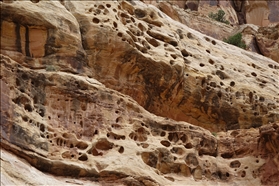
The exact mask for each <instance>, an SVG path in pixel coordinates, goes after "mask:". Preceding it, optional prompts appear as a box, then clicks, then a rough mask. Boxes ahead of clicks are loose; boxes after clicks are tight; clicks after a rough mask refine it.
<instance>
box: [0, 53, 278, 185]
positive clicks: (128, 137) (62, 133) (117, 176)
mask: <svg viewBox="0 0 279 186" xmlns="http://www.w3.org/2000/svg"><path fill="white" fill-rule="evenodd" d="M1 75H2V77H1V95H2V96H1V124H2V131H1V136H2V139H1V140H2V143H1V146H2V147H4V148H5V149H8V150H10V151H12V152H13V153H15V154H17V155H18V156H20V157H22V158H24V159H25V160H27V161H28V162H29V163H30V164H31V165H32V166H34V167H36V168H38V169H39V170H41V171H43V172H48V173H52V174H55V175H57V176H71V177H93V178H94V179H93V181H96V182H98V183H112V182H113V183H119V184H120V183H121V184H124V185H131V184H140V185H165V184H166V183H167V184H168V185H177V184H186V183H188V182H189V179H190V177H192V178H194V180H196V181H198V180H201V182H199V183H202V184H204V185H211V184H213V181H221V182H223V183H224V185H227V183H229V184H232V185H233V184H239V183H243V182H245V180H246V181H247V180H248V181H249V182H250V183H253V184H259V183H260V182H261V183H263V184H271V183H277V182H278V181H279V180H278V167H279V166H278V163H277V162H278V145H279V144H278V140H279V131H278V129H279V125H276V124H273V125H265V126H263V127H261V128H260V130H257V129H250V130H235V131H230V132H226V133H225V132H222V133H218V134H215V133H214V135H215V136H216V135H217V138H216V137H215V136H214V135H213V134H211V133H210V132H209V131H207V130H205V129H202V128H199V127H197V126H193V125H191V124H188V123H185V122H176V121H174V120H171V119H168V118H161V117H157V116H155V115H153V114H150V113H148V112H147V111H145V110H144V109H143V108H142V107H140V106H138V104H137V103H136V102H135V101H133V100H132V98H130V97H129V96H126V95H123V94H120V93H118V92H116V91H114V90H111V89H108V88H106V87H105V86H104V85H102V84H101V83H99V82H98V81H96V80H94V79H92V78H86V77H81V76H77V75H72V74H69V73H64V72H47V71H45V70H30V69H27V68H25V67H23V66H21V65H20V64H19V63H16V62H14V61H13V60H11V59H10V58H8V57H5V56H1ZM8 77H9V78H8ZM244 139H245V140H246V141H245V140H244ZM4 153H6V152H5V151H4ZM4 155H5V154H4ZM4 158H6V159H5V160H6V161H11V160H9V159H8V158H7V157H6V156H4ZM274 162H275V164H274ZM1 166H3V167H2V168H3V169H4V170H5V174H4V176H5V179H4V181H3V184H4V185H5V184H8V183H10V182H13V179H11V177H13V174H11V173H9V171H10V168H8V167H7V168H6V166H8V164H7V163H4V165H2V164H1ZM246 167H247V168H246ZM270 169H272V170H274V171H272V172H270ZM35 172H36V171H35ZM36 174H41V173H36ZM7 175H9V177H10V178H9V177H7ZM179 180H180V181H179ZM202 180H203V181H202ZM16 181H17V182H18V180H16ZM36 181H37V180H36V179H35V180H34V181H31V182H30V181H29V182H30V183H33V184H35V183H37V182H36ZM60 181H61V180H60ZM62 181H65V180H62ZM82 181H83V180H79V182H78V183H80V182H81V183H82ZM192 182H193V184H194V183H195V181H192ZM85 183H86V182H85Z"/></svg>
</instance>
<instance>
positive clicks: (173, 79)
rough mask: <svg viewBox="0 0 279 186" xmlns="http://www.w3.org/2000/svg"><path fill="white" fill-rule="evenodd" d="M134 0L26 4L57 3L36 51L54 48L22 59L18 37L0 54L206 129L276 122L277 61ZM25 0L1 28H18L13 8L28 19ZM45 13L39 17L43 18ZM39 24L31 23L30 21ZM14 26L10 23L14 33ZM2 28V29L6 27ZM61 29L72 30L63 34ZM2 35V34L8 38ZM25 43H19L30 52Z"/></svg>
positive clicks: (30, 14) (9, 7) (48, 4)
mask: <svg viewBox="0 0 279 186" xmlns="http://www.w3.org/2000/svg"><path fill="white" fill-rule="evenodd" d="M137 3H138V4H134V5H132V4H130V3H128V2H122V3H118V2H101V1H98V2H94V3H92V2H68V1H66V2H64V6H65V7H66V8H64V7H63V6H62V5H61V4H60V3H59V2H44V1H43V2H39V3H37V4H34V5H33V4H32V3H31V4H30V7H32V6H36V7H37V6H39V7H40V6H41V9H43V8H44V7H45V8H47V7H52V6H53V7H56V8H57V9H60V8H61V10H60V12H61V21H57V23H56V22H54V21H53V22H51V23H52V24H54V26H55V24H58V22H61V25H62V26H63V27H62V29H55V27H53V28H49V29H47V33H49V34H48V37H47V39H46V44H45V45H41V46H38V49H36V50H38V51H43V49H46V50H48V49H49V48H50V49H52V50H53V51H56V52H55V53H53V54H49V55H48V53H46V54H44V56H43V57H41V58H40V57H37V58H35V57H34V58H31V57H30V56H26V53H24V52H22V51H23V50H20V48H17V47H16V45H17V44H18V43H21V42H24V40H23V41H22V40H19V39H24V37H19V36H17V37H16V35H15V39H14V40H13V41H14V42H12V43H11V44H10V45H8V46H6V44H4V45H3V47H2V52H3V53H4V54H7V55H9V56H10V57H11V58H13V59H15V60H18V61H20V62H22V63H23V64H24V65H26V66H31V68H46V69H49V68H50V69H51V68H54V69H56V70H57V69H60V70H61V71H66V72H72V73H83V74H84V75H88V76H89V77H94V78H96V79H97V80H99V81H100V82H102V83H104V84H105V85H106V86H107V87H109V88H112V89H114V90H117V91H120V92H122V93H124V94H127V95H130V96H131V97H132V98H134V99H135V100H136V101H137V102H138V103H139V104H140V105H142V106H143V107H144V108H145V109H147V110H149V111H151V112H152V113H155V114H157V115H160V116H165V117H169V118H172V119H175V120H182V121H187V122H190V123H193V124H195V125H199V126H203V127H205V128H207V129H211V130H212V131H220V130H228V129H236V128H249V127H252V126H254V127H255V126H261V125H262V124H266V123H268V122H274V121H276V120H278V104H279V103H278V102H279V100H278V81H279V80H278V79H279V78H278V72H277V70H278V68H279V65H278V64H277V63H275V62H274V61H272V60H269V59H268V58H264V57H262V56H259V55H255V54H252V53H249V52H246V51H244V50H238V49H237V48H236V47H234V46H231V45H228V44H225V43H223V42H221V41H217V40H214V39H213V38H210V37H207V36H204V35H202V34H200V33H198V32H196V31H194V30H191V29H189V28H188V27H186V26H184V25H182V24H180V23H177V22H174V21H172V20H171V19H170V18H169V17H167V16H166V15H165V14H163V13H162V12H160V11H159V10H158V9H156V8H155V7H153V6H151V5H149V6H147V5H145V4H143V3H141V2H137ZM24 5H25V2H14V3H13V4H3V11H2V12H3V13H2V12H1V13H2V14H3V15H4V16H3V21H2V25H3V24H10V25H16V24H15V23H14V22H16V21H12V20H17V16H18V14H12V15H9V14H8V13H9V12H15V11H20V12H22V14H25V21H27V22H24V21H22V22H21V24H22V25H23V26H22V27H27V25H29V24H31V22H30V21H29V22H28V20H32V19H31V18H32V17H34V14H35V15H36V14H37V13H36V11H32V8H30V9H29V10H28V11H25V10H24V9H23V10H21V8H22V7H23V6H24ZM63 11H64V12H65V14H63V13H62V12H63ZM43 15H44V16H45V19H47V17H48V16H49V15H48V14H43ZM59 15H60V14H58V16H59ZM62 15H63V16H66V15H69V18H68V17H66V18H65V17H63V16H62ZM42 17H43V16H42ZM59 20H60V19H59ZM44 22H46V23H49V22H50V21H46V20H45V21H44ZM44 22H42V20H41V19H40V21H38V22H36V20H35V21H33V20H32V24H33V25H36V24H38V25H42V23H44ZM77 23H79V24H78V25H77ZM24 25H25V26H24ZM47 26H48V25H45V26H41V27H43V28H44V29H45V28H48V27H47ZM56 26H57V25H56ZM18 27H19V26H13V28H14V30H15V33H16V31H17V29H18ZM33 27H35V26H33ZM2 28H3V29H2V30H3V32H5V28H6V27H2ZM64 28H65V29H66V30H67V29H68V30H67V31H71V30H74V31H73V32H67V34H68V35H65V33H64V32H63V30H64ZM70 28H71V30H69V29H70ZM61 30H62V31H61ZM79 30H80V31H79ZM6 33H7V32H5V34H3V35H2V37H3V38H4V39H7V38H8V37H7V35H8V34H6ZM51 33H53V35H51ZM79 33H80V35H79ZM60 34H64V35H60ZM23 35H25V36H26V37H27V36H28V37H27V38H30V40H32V38H33V37H35V36H34V35H32V34H31V33H28V32H25V34H23ZM63 37H65V38H77V40H75V42H73V43H71V45H70V46H68V45H67V44H66V42H68V40H63V39H62V40H61V38H63ZM25 39H26V38H25ZM19 41H20V42H19ZM30 43H32V42H25V44H22V45H20V46H26V47H25V48H29V51H30V48H32V47H30V46H31V45H30ZM13 45H14V46H13ZM29 45H30V46H29ZM10 48H13V50H12V49H10ZM16 48H17V50H16ZM39 48H40V49H39ZM14 50H15V51H14ZM63 51H64V52H63ZM66 51H69V52H66ZM31 53H32V52H31ZM81 53H82V54H83V55H80V54H81ZM243 69H245V71H244V70H243ZM265 74H269V75H270V76H266V75H265Z"/></svg>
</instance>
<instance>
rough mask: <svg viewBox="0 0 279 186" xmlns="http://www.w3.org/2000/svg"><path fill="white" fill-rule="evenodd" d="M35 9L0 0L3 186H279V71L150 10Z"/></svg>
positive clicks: (77, 5) (78, 5)
mask: <svg viewBox="0 0 279 186" xmlns="http://www.w3.org/2000/svg"><path fill="white" fill-rule="evenodd" d="M33 2H36V3H32V2H26V1H15V2H13V3H2V2H0V3H1V18H2V19H1V76H0V80H1V148H5V149H6V150H8V151H10V152H12V153H14V154H15V155H16V156H20V157H21V158H23V159H24V161H27V163H26V162H24V161H23V160H22V159H17V158H13V156H12V155H11V157H9V153H10V152H7V151H6V150H4V151H3V158H2V159H1V169H2V170H1V174H2V175H3V176H4V181H2V179H1V184H4V185H8V184H26V183H28V184H33V185H38V184H41V183H42V182H41V180H43V179H44V178H46V179H47V181H46V183H45V184H47V183H51V181H53V183H57V184H60V183H65V184H69V185H70V184H80V185H82V184H84V185H86V184H88V185H90V184H91V185H92V183H93V184H96V185H110V184H116V185H174V186H176V185H185V184H192V185H214V184H215V183H216V182H219V183H220V185H245V184H246V183H249V184H253V185H259V184H263V185H271V184H275V185H276V184H277V183H278V182H279V180H278V167H279V166H278V136H279V134H278V133H279V131H278V129H279V127H278V117H279V113H278V109H279V98H278V89H279V87H278V83H279V82H278V81H279V80H278V77H279V74H278V69H279V65H278V63H276V62H275V61H273V60H271V59H268V58H265V57H263V56H260V55H257V54H255V53H252V52H248V51H245V50H241V49H239V48H237V47H234V46H231V45H228V44H225V43H223V42H222V41H219V40H216V39H214V38H212V37H210V36H206V35H203V34H201V33H199V32H197V31H194V30H192V29H190V28H188V27H187V26H185V25H183V24H181V23H178V22H175V21H173V20H172V19H171V18H170V17H168V16H166V14H164V13H163V12H161V11H160V10H159V9H157V8H156V7H154V6H152V5H146V4H143V3H142V2H137V1H135V2H133V1H132V2H125V1H123V2H117V1H94V2H93V1H87V2H86V1H78V2H77V1H72V2H71V1H61V2H58V1H40V2H37V1H33ZM53 14H55V15H56V16H55V17H54V16H53ZM140 105H141V106H140ZM147 110H148V111H147ZM160 116H164V117H160ZM174 119H175V120H174ZM178 120H181V121H178ZM185 121H186V122H185ZM196 125H199V126H196ZM202 127H204V128H206V129H204V128H202ZM259 127H260V129H258V128H259ZM207 129H210V130H211V131H209V130H207ZM231 129H235V130H231ZM218 131H223V132H218ZM16 161H19V162H20V163H19V164H17V163H16ZM2 162H3V163H2ZM29 164H31V165H32V166H34V167H36V168H37V169H38V170H40V171H43V172H45V173H51V174H52V175H55V176H62V178H61V179H59V177H55V178H53V177H52V176H50V175H47V176H46V177H44V174H43V173H42V172H39V171H38V170H35V169H31V168H30V169H28V168H26V167H28V166H30V165H29ZM11 165H12V166H11ZM14 166H15V167H16V166H18V167H16V168H14ZM17 168H18V169H17ZM21 168H22V170H23V171H22V174H26V170H30V171H32V172H34V174H36V175H38V178H37V177H36V178H34V180H30V179H29V177H24V175H21V173H20V171H19V170H21ZM2 172H3V173H2ZM17 173H18V174H19V175H17ZM2 175H1V176H2ZM40 176H41V177H42V178H41V179H39V178H40ZM66 176H68V178H67V177H66ZM80 177H81V178H80ZM73 178H76V180H75V179H73ZM91 182H92V183H91Z"/></svg>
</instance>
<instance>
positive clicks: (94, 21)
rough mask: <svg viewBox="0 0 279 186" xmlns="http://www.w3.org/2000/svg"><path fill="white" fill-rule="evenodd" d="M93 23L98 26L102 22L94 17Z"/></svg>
mask: <svg viewBox="0 0 279 186" xmlns="http://www.w3.org/2000/svg"><path fill="white" fill-rule="evenodd" d="M92 21H93V23H96V24H98V23H99V22H100V20H99V19H98V18H96V17H94V18H93V19H92Z"/></svg>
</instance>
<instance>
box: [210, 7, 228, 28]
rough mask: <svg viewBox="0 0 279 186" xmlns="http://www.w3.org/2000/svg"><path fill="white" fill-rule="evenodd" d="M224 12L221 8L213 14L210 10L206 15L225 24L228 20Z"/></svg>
mask: <svg viewBox="0 0 279 186" xmlns="http://www.w3.org/2000/svg"><path fill="white" fill-rule="evenodd" d="M224 15H225V12H224V11H223V10H219V11H218V12H217V13H216V14H213V13H212V12H211V13H210V14H209V15H208V16H209V17H210V18H211V19H214V20H216V21H219V22H221V23H225V24H227V25H228V24H230V22H229V21H227V20H226V19H225V18H224Z"/></svg>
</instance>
